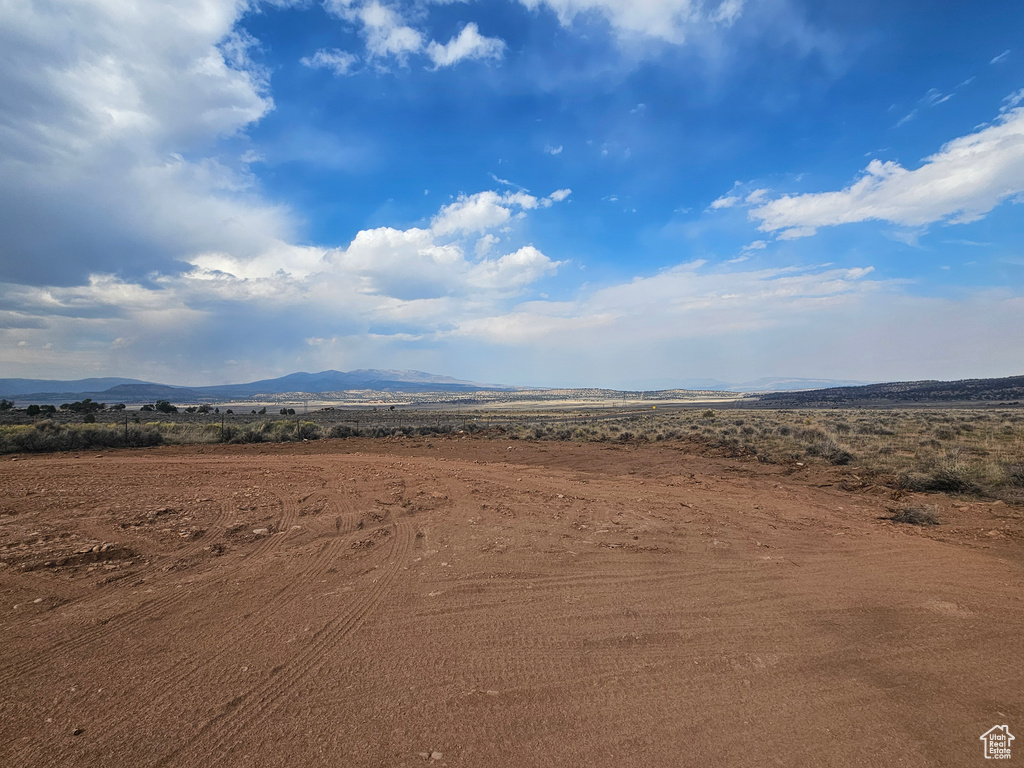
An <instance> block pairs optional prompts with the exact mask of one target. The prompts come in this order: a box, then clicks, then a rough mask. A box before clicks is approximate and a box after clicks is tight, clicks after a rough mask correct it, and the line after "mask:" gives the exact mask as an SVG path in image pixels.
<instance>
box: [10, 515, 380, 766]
mask: <svg viewBox="0 0 1024 768" xmlns="http://www.w3.org/2000/svg"><path fill="white" fill-rule="evenodd" d="M307 498H309V497H307ZM328 501H329V503H331V505H332V506H333V507H334V508H335V509H337V508H338V505H337V504H336V503H334V502H333V501H331V500H328ZM289 506H292V507H294V509H295V510H298V504H296V503H294V502H293V503H290V504H289ZM286 515H287V513H286ZM342 517H343V518H344V519H346V520H347V521H348V522H347V525H346V526H344V528H345V530H339V532H338V533H336V534H333V535H332V537H331V539H330V540H329V541H327V542H324V544H323V545H322V546H321V547H319V548H318V549H317V551H316V552H315V553H314V554H313V555H312V557H309V558H306V559H305V563H306V567H305V568H303V570H302V571H301V572H300V573H299V574H297V575H296V577H295V578H293V579H291V580H290V581H289V582H288V583H287V585H286V586H285V587H283V588H281V589H279V590H277V591H276V592H274V593H273V594H272V595H270V596H269V597H268V598H267V599H266V600H265V601H263V603H262V604H261V606H260V616H259V617H255V618H253V619H252V620H251V621H245V620H244V619H241V620H238V621H235V622H232V623H230V624H222V625H221V629H220V634H221V636H222V637H223V638H224V643H223V645H222V647H221V649H220V650H218V651H217V652H215V653H213V654H205V655H203V656H201V657H196V656H194V655H188V656H185V657H183V658H181V659H179V660H178V661H177V662H175V663H174V664H172V665H171V666H170V667H167V668H165V670H164V671H163V672H162V673H161V674H160V676H159V680H158V681H157V682H158V683H159V685H158V686H157V687H158V688H159V690H161V691H165V692H168V693H169V692H172V691H175V690H177V689H180V687H181V686H182V685H184V684H185V683H186V682H187V681H188V680H189V679H192V678H196V677H198V676H199V675H201V674H202V673H203V671H204V670H211V671H212V670H215V669H216V668H217V667H218V662H220V661H221V660H222V659H223V658H224V657H225V656H227V655H228V654H230V653H231V652H233V651H234V650H235V646H234V642H233V639H234V638H237V637H239V636H240V634H242V633H244V632H245V631H246V630H247V629H251V628H252V627H253V626H255V625H257V624H259V623H261V622H263V621H265V620H266V618H265V617H266V616H267V615H273V614H274V613H275V612H276V611H277V610H278V609H280V608H281V607H282V606H284V605H286V604H287V603H288V602H290V600H291V599H292V597H293V596H294V595H296V594H302V593H303V590H304V589H305V588H306V587H307V586H308V584H309V583H310V582H311V581H314V580H316V579H318V578H319V577H321V576H323V575H324V574H325V573H326V572H327V571H328V569H330V568H331V566H332V564H333V563H335V562H336V561H337V559H338V558H339V557H341V556H343V555H344V553H345V552H348V551H350V550H351V549H352V546H353V544H354V543H355V542H354V539H355V538H356V537H357V535H359V536H369V537H371V538H372V537H373V535H374V533H375V531H377V530H390V529H391V528H393V527H394V526H385V527H382V528H377V529H366V530H360V529H358V528H357V527H356V519H357V518H358V514H357V513H355V512H352V511H349V512H346V513H342V514H340V515H338V516H336V519H338V518H342ZM279 538H283V537H279ZM392 548H393V547H392ZM263 554H264V557H270V556H273V550H269V549H265V550H264V552H263ZM254 565H255V564H254V563H253V562H252V557H251V553H250V554H249V555H247V556H246V558H244V559H243V560H240V561H239V562H237V563H236V564H234V565H233V566H232V567H231V568H230V569H229V570H228V571H227V572H226V573H224V574H220V575H219V576H218V581H224V580H227V579H230V578H232V577H233V576H235V575H237V574H238V572H239V571H241V570H243V569H251V568H253V567H254ZM393 575H394V574H390V577H391V578H393ZM380 581H381V580H378V584H379V582H380ZM172 597H173V598H174V599H175V600H177V599H178V598H180V595H173V594H172ZM367 612H368V611H367ZM364 613H365V612H364ZM342 618H344V617H342ZM119 631H123V630H119ZM217 681H218V683H220V684H223V685H225V686H227V685H230V681H228V680H225V679H224V678H223V675H221V676H218V677H217ZM174 706H175V701H174V697H173V696H167V697H166V698H165V699H164V700H163V701H162V703H160V704H158V705H156V706H155V707H154V708H153V713H154V715H156V716H157V717H158V718H162V717H163V716H164V715H166V714H168V713H169V712H170V711H171V710H172V709H173V708H174ZM134 727H135V719H134V717H133V716H131V715H130V714H126V715H125V716H124V717H122V718H120V719H119V720H117V721H113V722H107V723H104V725H103V730H104V733H105V738H106V739H107V740H110V741H111V742H112V743H117V742H118V736H120V735H121V734H124V733H126V732H128V731H130V730H131V729H133V728H134ZM26 757H29V758H31V759H30V760H28V763H27V764H31V765H37V766H40V767H42V766H51V765H52V766H58V765H66V764H68V760H71V759H72V757H73V756H72V755H70V754H65V753H55V752H54V751H53V750H52V748H50V747H45V748H40V749H39V750H37V751H36V754H31V755H27V756H26Z"/></svg>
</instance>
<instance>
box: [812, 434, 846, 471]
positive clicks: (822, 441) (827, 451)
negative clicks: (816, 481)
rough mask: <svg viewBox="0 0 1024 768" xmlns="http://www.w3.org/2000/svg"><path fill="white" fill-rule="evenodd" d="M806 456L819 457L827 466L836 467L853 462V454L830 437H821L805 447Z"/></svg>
mask: <svg viewBox="0 0 1024 768" xmlns="http://www.w3.org/2000/svg"><path fill="white" fill-rule="evenodd" d="M807 455H808V456H820V457H821V458H823V459H824V460H825V461H827V462H828V463H829V464H835V465H837V466H841V465H845V464H849V463H850V462H851V461H853V458H854V457H853V454H852V453H850V452H849V451H848V450H846V449H845V448H843V447H842V446H841V445H839V443H837V442H836V441H835V440H833V439H832V438H830V437H826V436H821V437H819V438H817V439H816V440H815V441H814V442H812V443H811V444H810V445H809V446H807Z"/></svg>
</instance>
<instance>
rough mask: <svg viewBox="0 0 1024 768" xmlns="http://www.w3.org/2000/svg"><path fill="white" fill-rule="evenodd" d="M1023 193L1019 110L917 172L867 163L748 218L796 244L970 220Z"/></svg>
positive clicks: (955, 143) (1023, 126)
mask: <svg viewBox="0 0 1024 768" xmlns="http://www.w3.org/2000/svg"><path fill="white" fill-rule="evenodd" d="M1010 103H1011V104H1012V103H1013V102H1012V97H1011V101H1010ZM1021 192H1024V108H1016V107H1014V108H1010V109H1006V110H1005V111H1004V112H1003V113H1002V114H1001V115H1000V116H999V117H998V118H997V119H996V120H995V122H994V123H993V124H991V125H988V126H985V127H984V128H981V129H980V130H978V131H976V132H974V133H971V134H969V135H967V136H963V137H960V138H957V139H954V140H952V141H950V142H948V143H947V144H945V145H944V146H943V147H942V148H941V149H940V150H939V151H938V152H937V153H935V154H934V155H932V156H931V157H927V158H925V159H924V161H923V163H922V164H921V166H920V167H918V168H916V169H914V170H908V169H907V168H904V167H903V166H902V165H900V164H899V163H898V162H894V161H888V162H882V161H880V160H872V161H871V162H870V163H869V164H868V166H867V168H866V169H865V170H864V172H863V174H862V175H861V177H860V178H859V179H857V180H856V181H855V182H853V183H852V184H850V186H848V187H846V188H844V189H842V190H839V191H835V192H817V193H809V194H801V195H785V196H783V197H780V198H776V199H774V200H770V201H768V202H766V203H763V204H761V205H758V206H757V207H755V208H752V209H751V210H750V217H751V219H753V220H755V221H758V222H760V225H759V229H760V230H761V231H763V232H774V233H776V234H777V237H779V238H780V239H793V238H797V237H806V236H809V235H813V234H814V233H815V232H816V231H817V230H818V229H819V228H820V227H826V226H836V225H839V224H848V223H853V222H860V221H870V220H875V221H888V222H891V223H893V224H899V225H902V226H906V227H922V226H927V225H929V224H933V223H935V222H939V221H949V222H951V223H964V222H970V221H975V220H977V219H979V218H981V217H982V216H984V215H985V214H986V213H988V212H989V211H991V210H992V209H993V208H994V207H995V206H997V205H998V204H999V203H1001V202H1002V201H1004V200H1006V199H1008V198H1011V197H1014V196H1015V195H1019V194H1020V193H1021ZM716 202H717V201H716ZM712 206H714V203H713V204H712Z"/></svg>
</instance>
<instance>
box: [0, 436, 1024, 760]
mask: <svg viewBox="0 0 1024 768" xmlns="http://www.w3.org/2000/svg"><path fill="white" fill-rule="evenodd" d="M897 503H898V504H903V505H906V504H921V505H923V504H927V505H934V507H935V511H937V513H938V515H939V517H940V518H941V520H942V521H943V524H942V525H939V526H934V527H929V528H918V527H915V526H909V525H899V524H895V523H893V522H891V521H889V520H886V519H882V518H884V517H885V516H887V515H888V514H889V512H888V511H887V507H891V506H893V505H894V504H897ZM104 545H106V546H104ZM0 556H2V560H0V637H2V641H0V682H2V688H0V764H2V765H5V766H32V767H33V768H35V767H43V766H138V767H139V768H142V767H144V766H167V767H168V768H170V767H171V766H193V767H195V768H200V767H202V768H208V767H210V766H218V768H219V767H221V766H224V767H230V766H244V767H245V768H262V766H303V767H305V766H417V765H429V764H433V765H447V766H497V767H501V766H510V767H511V766H515V767H516V768H523V767H525V766H538V767H539V766H544V768H550V767H551V766H670V765H671V766H676V765H693V766H715V765H729V766H770V765H785V766H797V765H807V766H893V765H901V766H970V765H979V766H982V765H985V764H986V763H987V762H988V761H986V760H985V759H984V757H983V752H982V743H981V741H979V736H980V735H981V734H982V733H984V732H985V731H987V730H988V729H989V728H991V727H992V726H993V725H997V724H998V725H1002V724H1004V723H1005V724H1008V725H1009V727H1010V730H1011V732H1014V733H1015V734H1016V735H1017V736H1018V739H1020V740H1019V741H1018V744H1021V745H1024V734H1022V733H1021V732H1022V731H1024V589H1022V585H1024V521H1022V514H1021V510H1020V509H1018V508H1015V507H1013V506H1006V505H1005V504H1002V503H996V504H992V503H987V502H984V501H978V500H963V499H953V498H949V497H945V496H927V497H925V496H913V495H911V496H904V497H903V498H901V499H900V500H899V501H898V502H894V501H893V500H892V499H891V497H890V491H889V489H887V488H882V487H878V486H871V485H868V484H865V483H862V482H861V481H860V480H859V479H858V478H857V477H856V476H855V474H854V473H853V471H852V470H850V469H839V468H828V469H825V468H816V467H808V466H804V467H801V466H797V465H796V464H790V465H767V464H760V463H758V462H757V461H755V460H753V459H750V458H744V457H728V456H723V455H715V454H714V453H709V452H707V451H702V450H701V449H700V448H699V447H698V446H694V445H689V444H686V443H659V444H657V445H640V446H633V445H609V444H576V443H553V442H537V443H535V442H529V441H509V440H493V439H484V438H461V439H460V438H459V437H452V438H428V439H424V438H416V439H389V440H377V441H371V440H361V439H359V440H346V441H338V440H332V441H319V442H311V443H308V444H301V443H300V444H279V445H248V446H229V445H217V446H188V447H170V448H158V449H144V450H132V451H120V450H119V451H109V452H104V453H100V452H96V453H92V452H82V453H80V454H56V455H45V456H43V455H40V456H17V457H10V456H8V457H4V458H2V459H0ZM1016 750H1020V751H1021V755H1020V757H1019V758H1018V759H1021V758H1024V746H1020V747H1015V751H1016Z"/></svg>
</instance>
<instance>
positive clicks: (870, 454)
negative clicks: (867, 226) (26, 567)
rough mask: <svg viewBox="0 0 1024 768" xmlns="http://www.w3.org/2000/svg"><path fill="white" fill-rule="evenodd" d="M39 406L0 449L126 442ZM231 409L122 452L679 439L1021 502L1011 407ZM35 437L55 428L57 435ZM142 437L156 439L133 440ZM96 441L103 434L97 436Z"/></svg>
mask: <svg viewBox="0 0 1024 768" xmlns="http://www.w3.org/2000/svg"><path fill="white" fill-rule="evenodd" d="M43 408H44V407H40V406H30V407H29V408H27V409H25V410H19V409H17V408H12V409H9V410H7V411H4V412H3V420H4V422H5V423H6V424H7V425H8V426H0V451H2V452H12V451H38V450H70V449H78V448H84V447H116V446H124V445H126V438H125V430H124V421H125V415H124V412H123V411H117V410H113V409H107V410H103V411H98V410H94V411H92V414H93V415H94V416H95V418H96V423H95V424H82V423H81V417H82V416H81V414H80V413H77V412H75V411H73V410H64V411H59V412H55V413H50V414H49V416H50V418H49V419H44V421H45V422H47V423H50V424H52V425H54V427H44V429H43V431H39V430H37V431H36V433H33V434H32V435H31V436H26V433H25V430H26V429H29V428H32V427H33V424H32V420H33V419H36V420H38V419H40V418H41V417H43V416H46V415H47V414H46V412H45V411H44V410H43ZM48 408H49V409H50V410H51V411H56V409H54V408H53V407H52V406H48ZM232 410H233V409H231V408H228V409H226V410H224V412H223V413H221V409H220V408H213V407H211V406H209V405H206V406H195V407H193V408H192V410H191V412H181V411H178V409H176V408H175V406H173V405H171V404H170V403H168V402H167V401H158V402H157V403H154V404H152V405H148V406H144V407H143V408H141V409H140V411H138V412H136V413H137V416H136V418H137V419H138V417H142V418H141V419H139V423H138V424H137V427H136V429H137V430H140V431H138V432H130V433H129V438H128V440H127V444H128V445H132V446H141V445H154V444H158V443H175V444H188V443H217V442H227V443H231V442H234V443H240V442H280V441H295V440H298V441H301V440H319V439H343V438H348V437H371V438H387V437H403V436H405V437H417V436H425V435H471V434H476V435H480V436H483V437H487V438H493V439H505V440H521V439H528V440H545V441H576V442H615V443H617V444H637V443H644V442H665V441H674V440H682V441H688V442H696V443H700V444H702V445H704V446H707V447H710V448H713V449H717V450H723V451H725V452H727V453H731V454H735V455H748V456H756V457H757V459H758V460H759V461H762V462H766V463H775V464H794V465H796V464H798V463H800V464H814V463H820V464H829V465H834V466H841V467H845V468H847V470H848V471H850V472H852V473H855V474H856V475H857V476H858V477H859V478H863V479H864V481H865V482H871V483H874V484H876V485H888V486H889V487H890V488H891V489H892V490H893V492H894V493H906V492H941V493H952V494H962V495H984V496H988V497H993V498H1002V499H1005V500H1007V501H1019V502H1024V411H1022V410H1021V409H1019V408H993V407H990V408H984V409H981V408H975V409H966V408H965V409H942V410H938V409H900V410H896V409H846V410H840V409H819V410H811V409H799V410H786V409H783V410H767V409H760V408H758V409H741V408H738V407H729V408H724V407H723V408H721V409H716V410H712V409H706V408H684V407H665V406H659V407H658V409H657V410H647V409H645V408H644V406H643V405H641V404H639V403H638V404H635V405H632V406H630V405H628V404H625V405H615V406H614V407H613V406H609V405H608V404H603V405H595V406H593V407H587V405H586V404H581V405H579V406H577V407H563V408H560V409H558V410H553V409H552V410H545V408H544V405H543V403H540V404H538V406H537V407H536V408H533V409H529V408H525V407H506V408H504V409H501V410H499V409H498V408H493V409H490V410H489V409H488V407H487V406H486V405H480V406H476V407H473V408H472V409H469V408H468V406H467V405H465V404H459V405H458V406H457V407H455V408H447V407H445V408H443V409H441V408H438V407H436V406H435V408H434V409H425V408H406V409H403V408H400V407H399V408H394V409H393V408H391V407H390V406H388V405H384V406H383V407H379V408H366V407H364V408H352V407H350V408H345V407H337V406H334V407H329V408H324V409H320V410H314V411H310V412H308V413H302V414H299V415H298V416H296V415H295V409H294V408H291V407H287V406H284V407H281V408H280V409H279V412H280V413H279V415H278V414H274V415H269V414H265V413H264V414H261V413H259V412H254V413H248V412H247V411H248V409H247V411H246V412H243V413H240V414H239V413H232ZM252 410H253V411H256V409H255V408H253V409H252ZM74 417H77V418H74ZM147 418H148V419H149V421H148V422H147V423H144V424H143V423H142V420H144V419H147ZM154 419H155V420H154ZM225 419H226V421H224V424H223V428H222V426H221V423H222V420H225ZM40 423H43V422H40ZM36 426H38V425H36ZM47 429H57V430H58V433H59V437H58V436H57V435H56V434H55V435H50V434H49V433H48V432H47V431H46V430H47ZM86 430H90V431H88V432H86ZM76 431H82V436H80V437H79V436H76V434H75V433H76ZM142 431H145V432H146V434H147V435H157V436H158V437H157V438H153V437H145V436H143V435H142ZM101 432H109V435H108V436H106V437H101V436H100V435H99V433H101ZM40 435H45V439H44V438H43V437H41V436H40ZM154 440H155V442H154Z"/></svg>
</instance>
